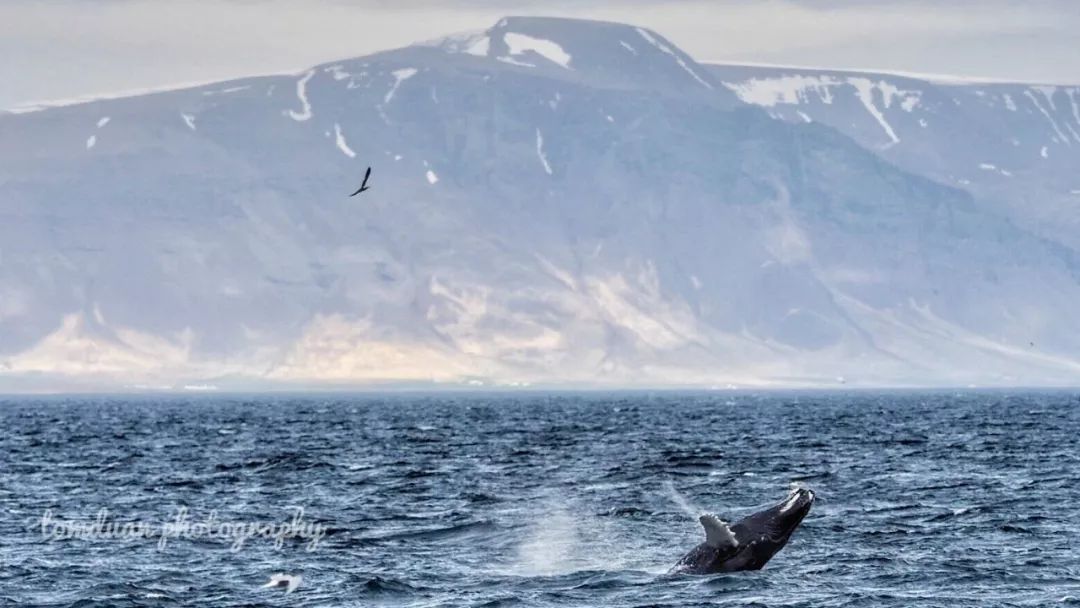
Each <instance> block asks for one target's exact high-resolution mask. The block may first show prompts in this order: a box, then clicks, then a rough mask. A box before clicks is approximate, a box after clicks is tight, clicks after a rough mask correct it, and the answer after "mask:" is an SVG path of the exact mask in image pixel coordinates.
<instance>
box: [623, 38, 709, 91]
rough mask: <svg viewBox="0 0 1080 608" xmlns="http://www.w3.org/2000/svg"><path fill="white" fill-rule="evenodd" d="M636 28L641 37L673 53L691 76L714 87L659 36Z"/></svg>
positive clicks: (677, 61)
mask: <svg viewBox="0 0 1080 608" xmlns="http://www.w3.org/2000/svg"><path fill="white" fill-rule="evenodd" d="M634 29H635V30H637V33H638V34H640V35H641V37H642V38H644V39H645V41H646V42H648V43H649V44H651V45H653V46H654V47H656V48H657V49H659V50H660V51H661V52H663V53H666V54H668V55H671V57H672V58H673V59H674V60H675V62H676V63H678V64H679V67H681V68H682V69H683V71H685V72H686V73H687V74H690V75H691V76H693V77H694V80H696V81H698V82H700V83H701V85H702V86H704V87H705V88H706V89H711V88H713V86H712V85H711V84H709V83H708V82H706V81H705V79H704V78H702V77H701V76H699V75H698V73H697V72H695V71H694V70H693V69H691V68H690V66H689V65H687V63H686V62H685V61H683V58H682V57H680V56H679V55H678V54H677V53H676V52H675V51H673V50H672V49H671V47H669V46H668V45H666V44H664V43H663V42H661V41H660V40H659V39H658V38H657V37H655V36H653V35H652V34H650V33H649V31H648V30H645V29H642V28H640V27H638V28H634Z"/></svg>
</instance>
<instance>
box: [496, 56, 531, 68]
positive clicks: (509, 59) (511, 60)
mask: <svg viewBox="0 0 1080 608" xmlns="http://www.w3.org/2000/svg"><path fill="white" fill-rule="evenodd" d="M495 59H498V60H499V61H501V62H503V63H509V64H510V65H519V66H521V67H523V68H535V67H536V65H534V64H531V63H525V62H524V61H518V60H517V59H514V58H513V57H496V58H495Z"/></svg>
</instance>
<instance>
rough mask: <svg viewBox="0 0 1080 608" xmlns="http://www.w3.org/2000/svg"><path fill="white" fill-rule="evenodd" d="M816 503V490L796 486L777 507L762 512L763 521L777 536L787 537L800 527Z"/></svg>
mask: <svg viewBox="0 0 1080 608" xmlns="http://www.w3.org/2000/svg"><path fill="white" fill-rule="evenodd" d="M813 504H814V492H813V491H812V490H808V489H806V488H796V489H795V490H792V492H791V494H788V496H787V498H785V499H784V500H783V501H781V502H780V504H778V505H776V506H775V507H773V508H771V509H768V510H766V511H764V512H762V515H763V517H762V519H761V520H759V521H762V523H766V528H767V529H768V530H770V531H771V532H772V534H771V536H774V537H775V538H777V539H779V538H785V539H786V538H787V537H788V536H790V535H791V533H792V532H794V531H795V528H798V527H799V524H801V523H802V520H803V518H804V517H806V514H807V513H809V512H810V507H811V506H812V505H813Z"/></svg>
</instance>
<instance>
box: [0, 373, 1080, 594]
mask: <svg viewBox="0 0 1080 608" xmlns="http://www.w3.org/2000/svg"><path fill="white" fill-rule="evenodd" d="M0 424H2V428H3V433H2V435H0V463H2V466H0V513H2V516H0V526H2V528H0V605H4V606H7V605H11V606H16V605H18V606H259V605H267V606H653V605H663V606H700V605H717V606H815V607H816V606H948V607H949V608H958V607H962V606H1066V605H1078V604H1080V522H1078V516H1080V489H1078V488H1080V449H1078V447H1080V446H1078V442H1080V440H1078V437H1080V397H1078V395H1077V394H1075V393H1040V394H1024V395H1008V394H1004V393H969V394H899V393H896V394H859V393H852V394H845V395H823V394H801V395H798V394H769V395H748V394H726V393H713V394H708V395H676V394H659V395H644V394H615V395H556V396H520V395H516V396H514V395H490V396H477V395H440V396H418V395H399V396H378V397H376V396H353V397H326V396H321V397H306V398H293V397H283V396H277V397H206V398H196V399H182V398H178V397H174V398H149V397H148V398H124V399H117V398H60V397H53V398H34V399H14V398H9V399H6V400H0ZM793 483H795V484H802V485H806V486H808V487H810V488H812V489H813V490H815V492H816V493H817V496H818V501H817V503H816V504H815V506H814V508H813V510H812V511H811V513H810V515H809V516H808V517H807V519H806V520H805V522H804V523H803V525H802V527H801V528H800V529H799V530H797V531H796V532H795V534H794V536H793V538H792V540H791V542H790V543H789V544H788V546H787V547H786V548H785V549H784V550H783V551H781V552H780V553H779V554H777V556H776V557H774V558H773V560H772V561H771V562H769V564H768V565H767V566H766V567H765V569H764V570H762V571H759V572H742V573H734V574H724V575H716V576H706V577H699V576H672V575H668V574H666V572H667V570H668V568H669V567H670V566H671V565H672V564H673V563H674V562H675V561H676V560H677V559H678V558H679V557H680V556H681V555H682V554H683V553H684V552H685V551H687V550H688V549H690V548H691V547H693V546H694V545H696V544H697V543H698V542H700V540H701V539H702V538H703V534H702V531H701V530H700V529H699V527H698V524H697V523H696V521H694V519H693V518H692V515H693V514H694V512H695V511H696V510H697V509H707V510H710V511H715V512H717V513H719V514H720V515H721V516H724V517H728V518H734V517H738V516H739V515H741V514H746V513H748V512H750V511H751V510H753V509H754V508H755V507H760V506H763V505H766V504H768V503H773V502H775V501H778V500H780V499H782V498H783V497H784V496H785V495H786V494H787V491H788V489H789V487H790V486H791V484H793ZM181 507H185V508H187V510H188V513H189V518H190V519H191V520H199V521H205V520H206V519H207V517H209V514H210V512H211V511H213V512H214V513H215V516H216V518H217V521H227V522H266V523H267V524H281V523H284V522H287V521H291V520H292V519H293V518H294V516H295V514H296V511H295V510H293V508H294V507H303V509H304V513H303V521H305V522H308V523H310V524H312V525H315V524H318V525H320V526H324V527H325V536H324V537H323V538H322V539H321V542H319V543H318V546H317V547H315V549H314V550H313V551H309V550H308V548H309V547H310V542H309V541H308V540H306V539H305V538H300V537H294V538H288V539H283V544H282V546H281V547H280V548H275V546H274V542H273V540H271V539H266V538H253V539H249V540H248V541H247V543H246V544H245V545H244V546H243V547H242V548H240V549H239V550H237V551H233V550H231V549H230V543H229V541H228V540H226V539H222V538H209V537H206V538H193V537H186V538H180V537H177V538H173V539H171V540H169V542H168V543H167V544H166V546H165V547H164V548H162V549H159V546H158V543H157V541H156V540H154V538H152V537H150V536H147V537H143V538H134V539H133V538H105V537H92V538H82V539H80V538H68V539H50V538H46V537H45V536H44V535H43V530H42V517H43V514H44V513H45V512H46V511H48V512H50V513H51V516H52V517H53V518H54V519H53V520H51V521H53V522H56V521H61V520H62V521H78V522H84V523H85V522H90V521H92V520H94V518H95V517H96V515H97V514H98V513H99V512H100V510H101V509H107V510H108V512H107V515H106V519H107V520H113V521H116V522H129V523H130V522H136V521H141V522H145V523H146V525H147V526H148V527H149V526H150V525H151V524H163V523H164V522H167V521H171V520H174V518H175V517H176V514H177V510H178V509H180V508H181ZM55 518H59V519H55ZM49 529H50V530H51V531H55V530H56V528H49ZM276 572H284V573H288V574H297V575H301V576H302V577H303V581H302V583H301V584H300V586H299V587H298V588H297V589H296V590H295V591H294V592H293V593H291V594H285V593H284V592H283V591H282V590H278V589H265V588H261V587H260V585H262V584H263V583H264V582H266V581H267V580H268V579H269V577H270V575H271V574H274V573H276Z"/></svg>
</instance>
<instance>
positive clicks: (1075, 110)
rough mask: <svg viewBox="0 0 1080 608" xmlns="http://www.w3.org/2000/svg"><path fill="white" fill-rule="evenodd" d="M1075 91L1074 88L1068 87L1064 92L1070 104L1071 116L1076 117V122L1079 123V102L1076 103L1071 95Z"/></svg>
mask: <svg viewBox="0 0 1080 608" xmlns="http://www.w3.org/2000/svg"><path fill="white" fill-rule="evenodd" d="M1075 93H1077V90H1076V89H1068V90H1066V93H1065V94H1066V95H1068V96H1069V103H1070V104H1071V105H1072V111H1073V118H1075V119H1076V124H1078V125H1080V104H1078V103H1077V101H1076V98H1075V97H1073V94H1075Z"/></svg>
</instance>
